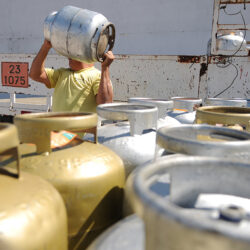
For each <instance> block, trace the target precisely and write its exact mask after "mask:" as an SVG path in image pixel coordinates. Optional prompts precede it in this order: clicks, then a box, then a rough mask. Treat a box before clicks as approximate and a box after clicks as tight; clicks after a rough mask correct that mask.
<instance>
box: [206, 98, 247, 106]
mask: <svg viewBox="0 0 250 250" xmlns="http://www.w3.org/2000/svg"><path fill="white" fill-rule="evenodd" d="M204 106H233V107H247V99H242V98H231V99H226V98H206V99H205V101H204Z"/></svg>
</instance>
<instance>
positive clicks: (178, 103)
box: [167, 97, 202, 124]
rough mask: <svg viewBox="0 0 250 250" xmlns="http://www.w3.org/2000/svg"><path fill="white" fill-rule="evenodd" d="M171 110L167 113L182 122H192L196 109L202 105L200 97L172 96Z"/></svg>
mask: <svg viewBox="0 0 250 250" xmlns="http://www.w3.org/2000/svg"><path fill="white" fill-rule="evenodd" d="M171 100H173V111H170V112H168V113H167V115H168V116H170V117H173V118H175V119H176V120H178V121H179V122H180V123H182V124H193V123H194V121H195V115H196V109H197V108H198V107H200V106H201V105H202V99H201V98H194V97H172V98H171Z"/></svg>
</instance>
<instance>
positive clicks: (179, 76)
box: [0, 0, 250, 115]
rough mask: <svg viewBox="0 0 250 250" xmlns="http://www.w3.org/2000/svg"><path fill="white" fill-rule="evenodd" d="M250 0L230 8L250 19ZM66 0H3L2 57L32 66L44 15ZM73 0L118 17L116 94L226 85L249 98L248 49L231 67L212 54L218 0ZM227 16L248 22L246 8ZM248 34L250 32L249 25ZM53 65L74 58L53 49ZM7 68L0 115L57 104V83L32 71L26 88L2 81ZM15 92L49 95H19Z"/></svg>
mask: <svg viewBox="0 0 250 250" xmlns="http://www.w3.org/2000/svg"><path fill="white" fill-rule="evenodd" d="M216 1H217V0H216ZM222 1H224V2H226V1H225V0H222ZM233 1H234V0H233ZM227 2H228V1H227ZM243 2H244V1H243V0H242V4H240V5H239V6H234V7H232V5H230V6H229V11H231V12H236V11H238V10H241V11H242V12H241V13H242V14H243V16H244V21H245V23H246V24H248V23H250V4H246V9H244V8H243ZM247 2H249V1H247ZM65 5H69V3H68V1H66V0H54V1H48V0H44V1H38V0H33V1H30V0H12V1H9V0H2V1H1V2H0V7H1V8H0V18H1V19H2V22H0V29H1V35H0V60H1V63H2V64H3V63H6V62H14V63H23V62H26V63H28V65H29V67H30V65H31V62H32V60H33V58H34V56H35V55H36V53H37V52H38V50H39V48H40V46H41V44H42V42H43V39H44V38H43V21H44V19H45V17H46V16H47V15H48V14H49V13H51V12H52V11H55V10H59V9H60V8H62V7H63V6H65ZM70 5H74V6H77V7H80V8H86V9H89V10H93V11H96V12H100V13H102V14H103V15H105V16H106V17H107V18H108V19H109V20H110V21H111V22H113V23H114V24H115V27H116V41H115V47H114V49H113V52H114V54H115V56H116V60H115V61H114V62H113V64H112V66H111V78H112V83H113V86H114V100H116V101H127V98H128V97H134V96H138V97H152V98H164V99H168V98H171V97H173V96H188V97H200V98H206V97H214V96H217V95H218V94H220V93H221V94H220V95H219V97H225V98H245V99H249V98H250V74H248V71H249V69H250V67H249V66H250V57H249V55H248V53H246V54H244V55H239V56H238V54H236V56H234V57H232V58H231V59H232V61H231V63H230V64H229V65H228V66H227V67H218V64H217V62H218V60H221V57H218V56H210V55H208V41H209V40H210V39H211V35H212V32H213V30H212V28H213V25H214V23H213V20H214V2H213V1H208V0H188V1H187V0H179V1H176V0H167V1H163V0H156V1H150V0H136V1H132V0H128V1H122V0H106V1H99V0H91V1H88V2H87V1H85V2H84V1H81V0H72V1H70ZM220 20H222V21H223V22H224V23H235V24H236V23H242V18H241V16H239V15H234V16H227V15H225V14H223V13H221V19H220ZM246 27H247V28H249V26H246ZM246 39H247V40H248V39H249V33H248V32H246ZM209 52H210V51H209ZM46 66H47V67H54V68H58V67H67V66H68V63H67V58H65V57H63V56H60V55H58V54H56V53H55V52H54V51H53V50H52V51H51V53H50V54H49V56H48V58H47V61H46ZM2 67H3V65H2ZM96 67H97V68H99V67H100V63H96ZM0 74H1V76H0V79H2V84H1V85H0V92H1V93H7V94H10V98H9V99H6V98H2V99H1V100H0V115H15V114H19V113H22V112H39V111H49V110H50V108H51V103H52V101H53V100H52V98H51V95H52V93H53V90H51V89H47V88H46V87H45V86H43V84H41V83H37V82H34V81H33V80H31V79H28V87H27V88H24V87H15V86H14V85H15V84H14V82H13V84H12V86H3V79H4V77H6V76H5V75H4V72H3V70H1V72H0ZM223 90H224V91H223ZM16 94H25V95H38V96H43V98H38V97H36V98H34V97H32V99H30V98H29V100H28V99H23V98H22V99H19V98H16ZM0 95H1V94H0Z"/></svg>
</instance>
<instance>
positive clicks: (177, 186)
mask: <svg viewBox="0 0 250 250" xmlns="http://www.w3.org/2000/svg"><path fill="white" fill-rule="evenodd" d="M153 107H155V108H157V111H158V113H157V114H156V115H155V114H153V113H154V112H155V111H154V110H153ZM97 114H98V116H99V120H100V122H99V126H98V128H97V135H98V140H99V142H100V143H102V144H104V145H105V146H107V147H109V148H111V149H112V150H113V151H114V152H116V153H117V154H118V155H119V156H120V157H121V158H122V160H123V162H124V166H125V171H126V187H125V197H124V200H123V217H124V218H123V219H121V220H120V221H119V222H117V223H116V224H115V225H113V226H112V227H110V228H109V229H107V230H106V231H105V232H103V233H102V234H101V235H100V236H99V237H97V238H96V239H95V240H94V241H93V242H92V244H91V245H90V246H89V247H88V250H93V249H97V250H105V249H112V250H115V249H119V250H120V249H122V250H123V249H124V250H125V249H136V250H138V249H139V250H144V249H147V250H152V249H160V250H161V249H167V250H168V249H169V250H173V249H195V250H196V249H197V250H198V249H249V247H250V186H249V184H248V183H249V180H250V133H249V132H250V103H249V100H246V99H222V98H207V99H205V100H202V99H199V98H187V97H173V98H172V99H171V100H163V99H154V98H139V97H138V98H135V97H133V98H129V99H128V102H126V103H113V104H104V105H99V106H98V107H97ZM149 114H150V115H149ZM155 117H157V118H155ZM152 119H156V121H155V122H153V121H152ZM86 138H87V139H88V140H89V139H90V140H93V139H91V137H90V135H86ZM142 138H144V139H142ZM154 139H155V141H154V142H155V143H154V142H153V140H154ZM149 144H150V145H151V149H150V147H149ZM150 150H151V153H150ZM153 151H154V153H153ZM133 154H134V155H133Z"/></svg>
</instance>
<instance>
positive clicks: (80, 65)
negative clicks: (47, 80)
mask: <svg viewBox="0 0 250 250" xmlns="http://www.w3.org/2000/svg"><path fill="white" fill-rule="evenodd" d="M93 65H94V64H93V63H91V64H89V63H85V62H80V61H76V60H74V59H71V58H69V67H70V69H72V70H73V71H78V70H81V69H84V68H88V67H91V66H93Z"/></svg>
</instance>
